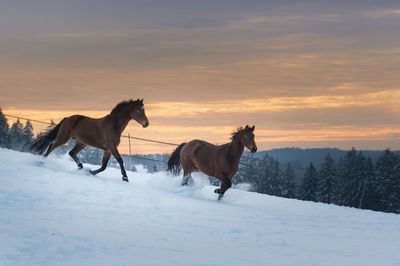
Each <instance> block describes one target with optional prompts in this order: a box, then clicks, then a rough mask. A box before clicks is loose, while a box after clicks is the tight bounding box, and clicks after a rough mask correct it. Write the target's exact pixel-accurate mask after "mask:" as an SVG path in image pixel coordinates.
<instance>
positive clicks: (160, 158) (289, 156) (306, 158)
mask: <svg viewBox="0 0 400 266" xmlns="http://www.w3.org/2000/svg"><path fill="white" fill-rule="evenodd" d="M360 151H361V152H362V153H363V154H364V156H366V157H368V156H369V157H371V159H372V160H373V161H376V160H377V159H378V157H380V156H381V155H382V154H383V152H384V150H381V151H371V150H360ZM347 152H348V151H346V150H340V149H336V148H313V149H301V148H280V149H272V150H266V151H259V152H257V153H255V154H254V155H253V156H254V157H256V158H259V159H261V158H262V157H264V156H265V154H266V153H267V154H268V155H269V156H270V157H273V158H275V159H277V160H278V161H279V162H280V163H281V164H286V163H290V164H291V165H292V166H293V167H296V168H298V170H300V169H299V168H306V167H307V166H308V165H309V164H310V163H311V162H312V163H313V164H314V166H315V167H317V168H319V167H320V166H321V165H322V163H323V160H324V158H325V157H326V156H327V155H328V153H329V154H330V156H331V157H332V158H333V159H334V160H335V162H338V161H339V159H340V158H344V157H345V156H346V153H347ZM395 152H396V153H399V154H400V151H395ZM245 155H249V153H248V152H245ZM123 157H124V160H126V162H128V160H129V159H128V158H127V157H128V156H127V155H124V156H123ZM139 157H140V158H144V159H140V158H137V157H136V158H132V164H133V165H134V164H143V165H145V166H146V168H147V169H149V171H153V169H157V170H164V169H165V168H166V163H165V162H166V161H167V160H168V155H166V154H148V155H139ZM125 158H126V159H125ZM99 162H100V160H99ZM115 163H116V162H115Z"/></svg>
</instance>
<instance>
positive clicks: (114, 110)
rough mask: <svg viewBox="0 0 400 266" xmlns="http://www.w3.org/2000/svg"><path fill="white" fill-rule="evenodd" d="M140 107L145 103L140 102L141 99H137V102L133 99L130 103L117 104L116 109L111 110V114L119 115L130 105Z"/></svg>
mask: <svg viewBox="0 0 400 266" xmlns="http://www.w3.org/2000/svg"><path fill="white" fill-rule="evenodd" d="M131 104H132V105H135V106H136V105H139V104H142V105H143V103H142V102H141V101H140V100H139V99H137V100H136V101H134V100H133V99H130V100H129V101H122V102H120V103H119V104H117V105H116V106H115V107H114V109H112V110H111V114H112V115H113V114H117V113H119V112H120V111H121V110H123V109H125V107H127V106H128V105H131Z"/></svg>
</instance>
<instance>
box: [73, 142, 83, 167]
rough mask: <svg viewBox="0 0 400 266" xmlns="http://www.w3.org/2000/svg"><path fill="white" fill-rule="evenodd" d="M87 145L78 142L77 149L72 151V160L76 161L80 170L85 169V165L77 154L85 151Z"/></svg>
mask: <svg viewBox="0 0 400 266" xmlns="http://www.w3.org/2000/svg"><path fill="white" fill-rule="evenodd" d="M85 146H86V145H85V144H83V143H82V142H79V141H76V144H75V147H74V148H73V149H72V150H70V152H69V155H70V156H71V157H72V159H74V161H75V162H76V164H77V165H78V168H80V169H81V168H83V165H82V163H81V160H79V158H78V156H77V154H78V153H79V152H80V151H81V150H82V149H83V148H85Z"/></svg>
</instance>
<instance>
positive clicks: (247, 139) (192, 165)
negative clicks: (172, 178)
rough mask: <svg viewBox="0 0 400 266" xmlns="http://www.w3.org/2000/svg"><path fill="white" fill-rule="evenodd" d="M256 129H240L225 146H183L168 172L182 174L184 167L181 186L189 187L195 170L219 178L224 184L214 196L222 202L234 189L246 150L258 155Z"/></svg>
mask: <svg viewBox="0 0 400 266" xmlns="http://www.w3.org/2000/svg"><path fill="white" fill-rule="evenodd" d="M254 128H255V126H253V127H249V126H246V127H245V128H239V129H238V130H237V131H235V132H233V133H232V137H231V140H232V141H231V142H229V143H226V144H223V145H218V146H217V145H214V144H211V143H208V142H205V141H202V140H192V141H190V142H188V143H182V144H180V145H179V146H178V148H176V149H175V151H174V152H173V153H172V154H171V156H170V158H169V160H168V170H169V171H174V172H179V169H180V164H181V163H182V168H183V180H182V185H187V184H188V182H189V179H190V178H191V173H192V172H193V171H196V170H199V171H201V172H203V173H205V174H206V175H208V176H213V177H216V178H218V179H219V180H220V181H221V187H220V188H217V189H216V190H215V191H214V192H215V193H218V194H219V195H218V200H220V199H221V198H222V196H223V195H224V193H225V192H226V191H227V190H228V189H229V188H230V187H231V185H232V178H233V176H234V175H235V173H236V171H237V170H238V167H239V162H240V157H241V156H242V154H243V150H244V147H246V148H248V149H249V150H250V151H251V152H256V151H257V146H256V143H255V142H254V133H253V131H254ZM177 169H178V171H177Z"/></svg>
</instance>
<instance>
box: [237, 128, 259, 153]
mask: <svg viewBox="0 0 400 266" xmlns="http://www.w3.org/2000/svg"><path fill="white" fill-rule="evenodd" d="M254 128H255V126H254V125H253V127H249V126H248V125H247V126H246V127H245V128H244V129H243V132H242V134H241V136H240V142H241V143H242V145H243V146H245V147H246V148H247V149H249V151H251V152H252V153H254V152H256V151H257V145H256V142H255V141H254V133H253V131H254Z"/></svg>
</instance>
